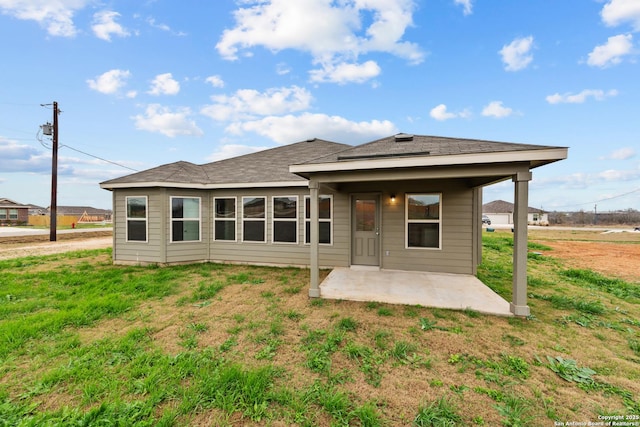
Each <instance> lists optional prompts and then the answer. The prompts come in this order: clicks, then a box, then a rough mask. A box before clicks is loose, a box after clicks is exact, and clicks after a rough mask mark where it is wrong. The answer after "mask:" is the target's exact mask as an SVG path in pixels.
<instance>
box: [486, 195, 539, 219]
mask: <svg viewBox="0 0 640 427" xmlns="http://www.w3.org/2000/svg"><path fill="white" fill-rule="evenodd" d="M513 211H514V205H513V203H510V202H505V201H504V200H494V201H493V202H489V203H485V204H484V205H482V213H483V214H484V215H486V216H488V217H489V219H490V220H491V224H494V225H495V224H513ZM527 222H528V223H529V225H549V215H548V214H546V213H545V212H544V211H543V210H541V209H536V208H532V207H528V208H527Z"/></svg>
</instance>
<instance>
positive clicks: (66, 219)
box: [29, 215, 78, 227]
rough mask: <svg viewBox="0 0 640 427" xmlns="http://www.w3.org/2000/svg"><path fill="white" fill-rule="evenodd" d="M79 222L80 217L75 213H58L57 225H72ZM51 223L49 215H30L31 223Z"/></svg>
mask: <svg viewBox="0 0 640 427" xmlns="http://www.w3.org/2000/svg"><path fill="white" fill-rule="evenodd" d="M77 223H78V217H77V216H75V215H58V218H57V225H64V226H67V225H68V226H71V224H77ZM50 224H51V221H50V220H49V215H29V225H34V226H40V227H44V226H46V227H48V226H49V225H50Z"/></svg>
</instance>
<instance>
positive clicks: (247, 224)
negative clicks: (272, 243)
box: [242, 197, 267, 242]
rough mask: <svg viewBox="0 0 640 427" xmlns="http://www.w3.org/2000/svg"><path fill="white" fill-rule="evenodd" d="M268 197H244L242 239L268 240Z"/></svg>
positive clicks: (252, 240) (247, 240)
mask: <svg viewBox="0 0 640 427" xmlns="http://www.w3.org/2000/svg"><path fill="white" fill-rule="evenodd" d="M266 208H267V198H266V197H243V198H242V241H243V242H266V241H267V236H266V228H267V227H266V223H267V215H266V213H267V209H266Z"/></svg>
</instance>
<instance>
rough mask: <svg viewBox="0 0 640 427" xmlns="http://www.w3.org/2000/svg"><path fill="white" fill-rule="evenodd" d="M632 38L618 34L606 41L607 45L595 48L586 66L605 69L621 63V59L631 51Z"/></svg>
mask: <svg viewBox="0 0 640 427" xmlns="http://www.w3.org/2000/svg"><path fill="white" fill-rule="evenodd" d="M632 40H633V36H632V35H631V34H619V35H617V36H612V37H609V38H608V39H607V43H605V44H603V45H599V46H596V47H595V48H594V49H593V51H592V52H591V53H589V59H587V64H589V65H591V66H592V67H601V68H605V67H608V66H610V65H616V64H619V63H620V62H622V57H623V56H624V55H628V54H630V53H631V50H632V49H633V43H632Z"/></svg>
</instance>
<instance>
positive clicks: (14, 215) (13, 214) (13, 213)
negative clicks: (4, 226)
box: [9, 209, 18, 220]
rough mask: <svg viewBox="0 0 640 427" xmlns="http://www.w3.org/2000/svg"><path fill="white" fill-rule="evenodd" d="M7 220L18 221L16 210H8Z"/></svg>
mask: <svg viewBox="0 0 640 427" xmlns="http://www.w3.org/2000/svg"><path fill="white" fill-rule="evenodd" d="M9 219H15V220H17V219H18V209H9Z"/></svg>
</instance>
